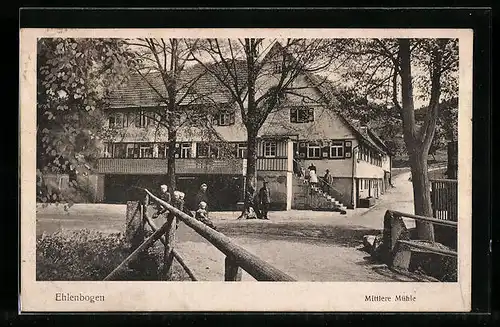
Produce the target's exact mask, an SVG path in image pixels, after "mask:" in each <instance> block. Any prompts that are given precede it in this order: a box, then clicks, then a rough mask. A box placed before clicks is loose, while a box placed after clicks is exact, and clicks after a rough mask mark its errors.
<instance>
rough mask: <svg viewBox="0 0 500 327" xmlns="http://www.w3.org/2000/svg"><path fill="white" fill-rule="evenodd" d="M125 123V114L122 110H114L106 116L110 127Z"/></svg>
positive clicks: (122, 125)
mask: <svg viewBox="0 0 500 327" xmlns="http://www.w3.org/2000/svg"><path fill="white" fill-rule="evenodd" d="M127 125H128V124H127V115H126V114H125V113H123V112H114V113H112V114H111V115H110V116H109V118H108V126H109V127H110V128H122V127H126V126H127Z"/></svg>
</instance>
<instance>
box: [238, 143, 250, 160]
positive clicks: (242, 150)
mask: <svg viewBox="0 0 500 327" xmlns="http://www.w3.org/2000/svg"><path fill="white" fill-rule="evenodd" d="M246 157H247V145H246V143H238V144H237V145H236V158H246Z"/></svg>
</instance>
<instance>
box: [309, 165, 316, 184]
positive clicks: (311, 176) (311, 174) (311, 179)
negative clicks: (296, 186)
mask: <svg viewBox="0 0 500 327" xmlns="http://www.w3.org/2000/svg"><path fill="white" fill-rule="evenodd" d="M309 183H311V185H313V186H316V185H317V184H318V175H316V170H315V169H309Z"/></svg>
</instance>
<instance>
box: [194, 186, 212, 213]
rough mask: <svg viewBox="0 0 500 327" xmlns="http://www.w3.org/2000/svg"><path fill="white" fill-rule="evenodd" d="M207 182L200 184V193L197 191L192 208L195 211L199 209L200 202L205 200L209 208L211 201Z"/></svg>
mask: <svg viewBox="0 0 500 327" xmlns="http://www.w3.org/2000/svg"><path fill="white" fill-rule="evenodd" d="M207 189H208V187H207V184H205V183H203V184H201V186H200V189H199V190H198V193H196V195H195V197H194V203H193V204H192V209H191V210H193V211H196V210H198V208H199V205H200V202H205V203H206V204H207V207H208V208H209V202H208V196H207Z"/></svg>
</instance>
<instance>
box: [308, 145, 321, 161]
mask: <svg viewBox="0 0 500 327" xmlns="http://www.w3.org/2000/svg"><path fill="white" fill-rule="evenodd" d="M307 157H308V158H313V159H314V158H321V146H320V145H319V144H318V143H309V144H307Z"/></svg>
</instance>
